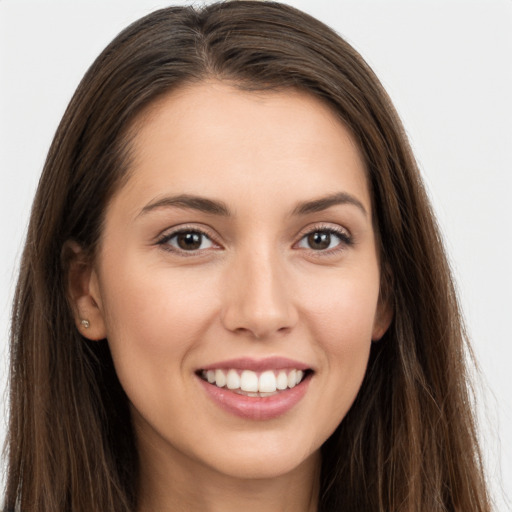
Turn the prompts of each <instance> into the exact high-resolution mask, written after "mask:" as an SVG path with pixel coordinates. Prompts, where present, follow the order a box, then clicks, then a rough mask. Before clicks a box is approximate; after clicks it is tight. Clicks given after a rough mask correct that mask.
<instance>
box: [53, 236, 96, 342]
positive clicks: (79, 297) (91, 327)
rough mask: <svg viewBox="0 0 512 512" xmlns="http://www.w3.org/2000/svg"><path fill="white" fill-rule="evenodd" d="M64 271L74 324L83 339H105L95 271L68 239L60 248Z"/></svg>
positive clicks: (74, 243)
mask: <svg viewBox="0 0 512 512" xmlns="http://www.w3.org/2000/svg"><path fill="white" fill-rule="evenodd" d="M62 257H63V261H64V268H65V272H66V273H67V284H68V299H69V302H70V305H71V308H72V311H73V316H74V319H75V325H76V327H77V329H78V331H79V332H80V334H82V336H84V337H85V338H87V339H90V340H94V341H97V340H102V339H104V338H106V328H105V321H104V318H103V310H102V303H101V296H100V289H99V281H98V275H97V272H96V271H95V270H94V267H93V265H92V262H91V261H90V259H89V258H88V257H87V255H86V253H85V251H84V250H83V249H82V247H81V246H80V245H79V244H77V243H76V242H73V241H68V242H66V244H65V245H64V248H63V251H62Z"/></svg>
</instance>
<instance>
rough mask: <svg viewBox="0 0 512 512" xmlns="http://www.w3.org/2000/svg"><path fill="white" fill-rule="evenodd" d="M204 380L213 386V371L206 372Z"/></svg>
mask: <svg viewBox="0 0 512 512" xmlns="http://www.w3.org/2000/svg"><path fill="white" fill-rule="evenodd" d="M206 380H207V381H208V382H209V383H210V384H213V383H214V382H215V370H208V371H207V372H206Z"/></svg>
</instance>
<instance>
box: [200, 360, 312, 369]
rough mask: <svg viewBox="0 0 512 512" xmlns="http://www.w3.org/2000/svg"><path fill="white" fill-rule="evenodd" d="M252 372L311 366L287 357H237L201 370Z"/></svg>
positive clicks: (309, 367) (308, 367) (307, 367)
mask: <svg viewBox="0 0 512 512" xmlns="http://www.w3.org/2000/svg"><path fill="white" fill-rule="evenodd" d="M231 368H233V369H236V370H252V371H253V372H264V371H265V370H283V369H285V368H295V369H296V370H308V369H311V366H308V365H306V364H303V363H300V362H298V361H294V360H293V359H288V358H287V357H267V358H265V359H252V358H249V357H239V358H237V359H230V360H229V361H220V362H218V363H213V364H209V365H207V366H203V367H202V368H201V370H216V369H219V370H229V369H231Z"/></svg>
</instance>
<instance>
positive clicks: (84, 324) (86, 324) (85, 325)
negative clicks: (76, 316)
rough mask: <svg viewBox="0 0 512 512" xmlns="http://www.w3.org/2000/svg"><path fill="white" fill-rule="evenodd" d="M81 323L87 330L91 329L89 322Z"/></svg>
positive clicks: (82, 321) (83, 321)
mask: <svg viewBox="0 0 512 512" xmlns="http://www.w3.org/2000/svg"><path fill="white" fill-rule="evenodd" d="M80 323H81V324H82V325H83V326H84V328H85V329H89V327H90V326H91V324H90V323H89V320H81V321H80Z"/></svg>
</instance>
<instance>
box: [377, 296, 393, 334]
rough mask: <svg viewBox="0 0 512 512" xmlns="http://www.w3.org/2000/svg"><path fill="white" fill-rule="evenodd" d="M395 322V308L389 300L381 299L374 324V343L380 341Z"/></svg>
mask: <svg viewBox="0 0 512 512" xmlns="http://www.w3.org/2000/svg"><path fill="white" fill-rule="evenodd" d="M391 320H393V307H392V306H391V301H390V300H389V299H383V298H382V297H380V298H379V303H378V305H377V313H376V314H375V320H374V322H373V330H372V341H379V340H380V339H381V338H382V336H384V334H386V331H387V330H388V329H389V326H390V325H391Z"/></svg>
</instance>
